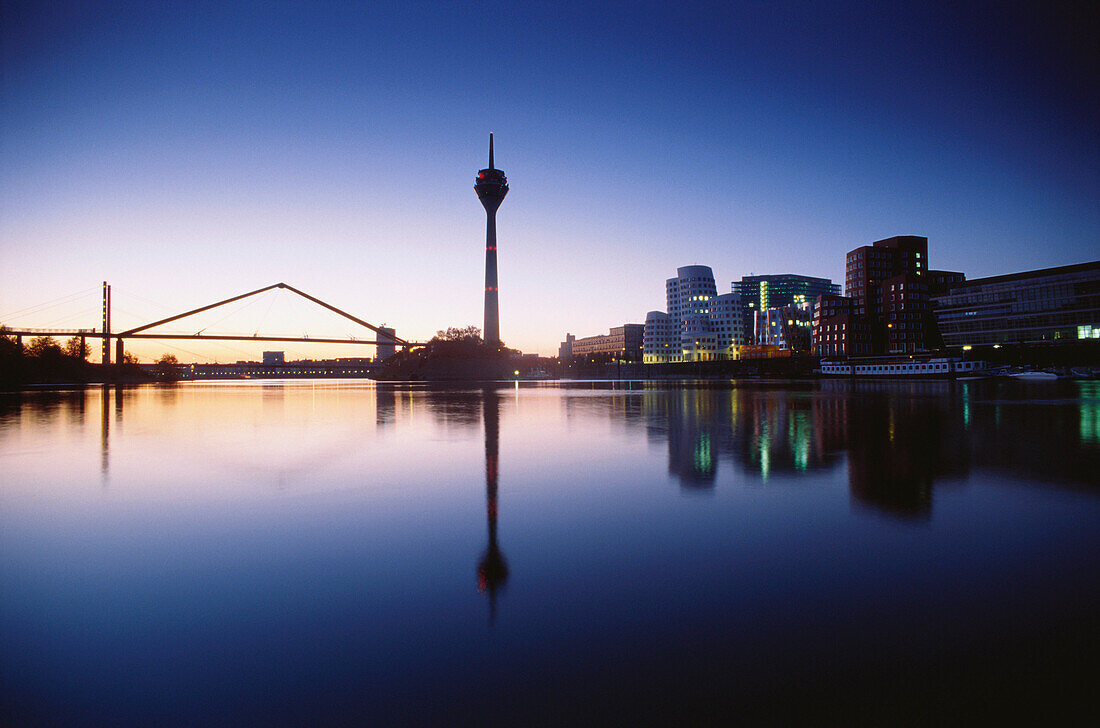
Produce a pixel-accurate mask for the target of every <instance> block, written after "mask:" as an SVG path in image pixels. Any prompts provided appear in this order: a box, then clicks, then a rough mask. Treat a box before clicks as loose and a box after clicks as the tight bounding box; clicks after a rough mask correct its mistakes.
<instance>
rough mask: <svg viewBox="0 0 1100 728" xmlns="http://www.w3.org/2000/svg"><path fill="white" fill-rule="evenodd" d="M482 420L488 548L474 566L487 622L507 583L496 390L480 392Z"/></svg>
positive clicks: (494, 611)
mask: <svg viewBox="0 0 1100 728" xmlns="http://www.w3.org/2000/svg"><path fill="white" fill-rule="evenodd" d="M481 394H482V400H481V402H482V404H481V413H482V414H481V419H482V423H483V426H484V428H485V515H486V520H487V521H488V524H489V545H488V546H487V547H486V549H485V554H484V555H483V556H482V557H481V561H480V562H479V563H478V565H477V588H478V591H480V592H482V593H483V594H487V595H488V596H489V621H490V623H491V622H492V621H493V620H494V619H495V618H496V598H497V592H498V591H499V590H501V589H503V588H504V584H505V582H506V581H507V580H508V562H507V561H506V560H505V559H504V554H502V553H501V551H500V546H499V544H498V543H497V477H498V475H499V470H498V456H499V454H500V400H499V396H498V394H497V392H496V390H495V389H493V388H492V387H485V388H484V389H483V390H482V393H481Z"/></svg>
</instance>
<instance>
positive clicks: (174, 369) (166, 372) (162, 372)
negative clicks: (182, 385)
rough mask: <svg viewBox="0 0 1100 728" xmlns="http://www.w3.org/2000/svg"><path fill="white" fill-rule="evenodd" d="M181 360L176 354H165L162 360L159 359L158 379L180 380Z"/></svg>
mask: <svg viewBox="0 0 1100 728" xmlns="http://www.w3.org/2000/svg"><path fill="white" fill-rule="evenodd" d="M179 366H180V362H179V359H177V358H176V355H175V354H165V355H164V356H162V357H161V358H160V359H157V369H156V371H157V378H158V379H172V380H174V379H178V378H179Z"/></svg>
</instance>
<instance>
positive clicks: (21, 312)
mask: <svg viewBox="0 0 1100 728" xmlns="http://www.w3.org/2000/svg"><path fill="white" fill-rule="evenodd" d="M98 290H99V286H93V287H92V288H86V289H84V290H83V291H78V292H76V293H70V294H68V295H65V296H60V297H58V298H53V299H50V300H49V301H46V302H44V303H36V304H35V305H33V306H27V307H26V308H20V309H17V310H15V311H10V312H8V313H5V314H3V315H0V320H3V319H8V318H11V317H13V316H16V317H22V316H28V315H30V314H32V313H38V312H39V311H44V310H46V309H50V308H55V307H57V306H61V305H64V304H66V303H72V302H73V301H74V300H76V299H78V298H81V297H82V296H86V295H88V294H89V293H92V292H94V291H98Z"/></svg>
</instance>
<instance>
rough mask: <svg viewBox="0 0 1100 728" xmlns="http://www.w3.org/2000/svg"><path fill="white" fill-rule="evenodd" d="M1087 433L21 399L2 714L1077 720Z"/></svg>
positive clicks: (336, 391)
mask: <svg viewBox="0 0 1100 728" xmlns="http://www.w3.org/2000/svg"><path fill="white" fill-rule="evenodd" d="M1098 421H1100V388H1098V387H1097V383H1095V382H1077V383H1073V382H1070V383H1057V384H1041V385H1030V386H1029V385H1022V384H1020V383H1016V382H1009V383H1001V382H995V381H973V382H958V383H953V382H845V381H830V382H821V383H807V382H801V383H775V384H770V385H764V384H752V385H740V386H736V387H734V386H729V385H721V386H720V385H715V384H706V383H699V384H697V385H690V384H689V385H686V386H679V387H678V386H669V385H668V384H667V383H654V382H624V383H606V382H601V383H571V384H562V385H556V384H539V385H532V386H528V385H524V386H522V387H517V386H516V385H502V386H500V387H499V388H498V387H497V386H494V385H486V386H465V387H461V386H455V387H429V386H425V385H383V384H378V385H374V384H372V383H363V382H333V381H307V382H302V381H296V382H286V383H284V382H263V383H217V384H210V383H204V384H184V385H179V386H168V387H136V388H113V387H103V388H94V389H88V390H83V391H72V392H34V393H23V394H11V395H0V467H2V468H3V472H4V480H3V482H2V484H0V646H2V648H3V649H2V650H0V690H2V696H0V697H2V699H0V710H2V711H4V712H3V713H2V714H0V723H4V724H14V725H18V724H24V723H26V724H51V723H53V724H77V725H84V724H90V725H96V724H104V725H116V724H130V723H136V724H158V725H194V724H208V723H234V722H241V721H243V722H249V723H262V724H300V723H303V722H325V721H342V720H358V721H374V722H378V723H405V724H417V723H422V724H431V723H438V722H444V723H449V724H456V723H457V724H461V723H472V722H478V723H486V722H488V723H493V722H499V723H502V724H508V723H516V722H517V721H518V722H521V723H531V722H538V721H539V720H542V721H546V722H549V723H560V722H568V721H574V722H575V721H577V720H582V721H586V720H589V719H591V720H593V721H594V720H599V719H601V718H607V717H609V716H614V717H615V719H616V720H618V719H630V718H633V719H646V720H650V719H654V718H656V717H662V718H668V719H672V718H675V719H677V720H679V719H687V720H688V722H690V720H691V719H693V718H694V719H696V720H704V719H706V718H708V717H709V716H710V715H711V714H712V712H714V711H727V710H732V709H734V708H736V709H737V710H738V711H739V714H740V715H742V716H743V717H747V718H749V719H751V718H754V717H756V718H759V717H761V716H770V717H776V716H783V715H786V712H789V711H792V710H798V709H804V710H811V711H813V712H815V713H817V712H820V711H826V712H827V711H832V712H833V713H834V714H835V715H838V716H841V717H843V716H850V715H855V714H858V715H861V716H865V715H878V716H879V717H880V718H883V719H889V720H892V721H896V720H898V719H901V718H905V719H909V718H912V717H914V716H916V717H931V718H935V717H944V716H947V715H950V716H958V715H959V713H958V711H959V710H960V709H962V710H964V712H965V711H966V710H970V711H971V712H972V713H973V715H976V716H980V715H984V714H987V713H988V712H989V711H990V710H993V709H994V708H996V707H1005V708H1006V709H1007V708H1008V707H1009V706H1011V707H1012V708H1013V710H1014V711H1017V712H1018V711H1019V710H1024V711H1025V713H1026V710H1027V709H1029V708H1032V709H1036V710H1038V709H1039V708H1040V707H1041V708H1042V709H1043V710H1044V711H1047V710H1049V709H1050V702H1051V701H1050V700H1047V699H1046V698H1048V697H1049V696H1052V695H1055V694H1057V695H1059V696H1060V702H1059V705H1061V706H1066V705H1069V704H1071V703H1072V702H1073V701H1074V700H1075V699H1080V698H1082V696H1083V695H1084V692H1081V691H1083V690H1084V688H1083V687H1082V686H1079V685H1077V683H1075V682H1074V679H1075V678H1080V677H1081V675H1083V674H1089V673H1088V671H1089V669H1092V670H1093V671H1095V668H1096V667H1097V658H1096V655H1097V653H1098V650H1097V649H1096V648H1097V647H1100V643H1098V642H1097V627H1096V626H1095V625H1094V624H1093V621H1094V620H1092V618H1091V615H1092V614H1093V611H1094V609H1095V607H1096V606H1097V595H1098V593H1100V583H1098V577H1097V574H1098V573H1100V569H1098V568H1097V567H1098V566H1100V556H1098V554H1100V549H1097V546H1100V531H1098V529H1097V528H1096V523H1097V522H1098V517H1100V497H1098V496H1100V483H1098V478H1097V475H1096V473H1097V472H1100V434H1098V433H1100V427H1098ZM1084 648H1088V649H1084ZM1082 654H1084V655H1085V656H1086V659H1085V660H1084V661H1083V662H1082V658H1081V655H1082ZM1071 656H1072V659H1071ZM1036 666H1041V668H1042V669H1041V670H1040V671H1038V672H1037V668H1036ZM1082 670H1084V672H1082ZM1023 687H1026V688H1027V690H1026V691H1024V692H1021V689H1022V688H1023ZM975 692H977V693H980V694H982V695H984V696H985V698H986V699H985V700H984V702H982V701H979V702H974V696H975ZM1020 695H1024V696H1025V697H1026V696H1030V698H1031V700H1030V701H1025V702H1024V704H1022V705H1021V704H1018V702H1019V699H1020V697H1019V696H1020ZM990 700H992V701H993V702H990ZM1013 701H1016V702H1013ZM685 711H687V712H685ZM692 711H695V712H692ZM776 711H779V712H778V713H777V712H776ZM1047 714H1048V713H1044V715H1047ZM459 716H466V717H459ZM473 716H476V717H477V719H476V720H474V718H473Z"/></svg>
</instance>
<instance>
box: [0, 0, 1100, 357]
mask: <svg viewBox="0 0 1100 728" xmlns="http://www.w3.org/2000/svg"><path fill="white" fill-rule="evenodd" d="M924 5H930V6H931V5H939V4H931V3H930V4H924V3H908V2H907V3H891V2H873V3H855V4H845V3H805V4H803V3H794V4H784V3H779V2H760V3H754V2H745V3H715V4H708V3H687V4H684V5H683V6H680V5H678V4H675V3H667V2H655V3H648V2H630V3H623V4H616V3H606V4H605V3H576V4H571V3H557V2H545V3H542V2H540V3H524V2H509V3H446V2H443V3H441V2H431V3H382V2H379V3H350V2H349V3H332V4H329V3H321V2H309V3H307V2H300V3H299V2H279V1H277V0H268V1H267V2H260V3H233V2H224V1H223V2H211V3H205V2H197V1H194V2H181V3H171V2H157V3H147V2H137V3H73V2H65V3H39V2H34V3H27V4H23V3H20V2H13V1H12V0H5V2H4V3H3V4H2V5H0V13H2V16H0V64H2V66H0V323H4V324H7V325H9V326H12V327H15V326H19V327H45V328H62V327H82V328H92V327H97V326H98V325H99V309H100V300H99V295H100V284H101V282H102V281H108V282H109V283H110V284H111V286H112V293H113V328H115V329H116V330H118V329H122V328H130V327H135V326H138V325H141V324H144V323H148V322H150V321H153V320H157V319H160V318H163V317H166V316H169V315H171V314H173V313H179V312H182V311H185V310H188V309H191V308H195V307H198V306H202V305H205V304H208V303H212V302H214V301H217V300H221V299H224V298H228V297H230V296H235V295H237V294H240V293H244V292H247V291H250V290H254V289H257V288H261V287H263V286H267V285H270V284H272V283H277V282H280V281H283V282H286V283H288V284H290V285H292V286H295V287H297V288H299V289H302V290H304V291H305V292H307V293H310V294H311V295H314V296H316V297H318V298H321V299H323V300H325V301H328V302H330V303H332V304H333V305H335V306H338V307H340V308H342V309H345V310H347V311H349V312H350V313H352V314H354V315H356V316H358V317H360V318H363V319H365V320H367V321H369V322H371V323H374V324H379V325H380V324H387V325H389V326H392V327H394V328H396V330H397V334H398V336H401V337H403V338H406V339H409V340H420V341H423V340H426V339H428V338H430V337H431V336H432V335H434V334H435V332H436V331H437V330H439V329H443V328H446V327H448V326H466V325H470V324H473V325H477V326H481V325H482V315H483V314H482V306H483V299H482V296H483V290H484V240H485V213H484V211H483V209H482V208H481V205H480V204H479V202H478V200H477V197H476V195H475V193H474V190H473V181H474V176H475V175H476V173H477V171H478V170H479V169H481V168H483V167H484V166H486V164H487V146H488V143H487V142H488V134H489V132H494V134H495V139H496V163H497V166H498V167H499V168H501V169H503V170H504V171H505V172H506V173H507V175H508V178H509V183H510V186H511V191H510V193H509V195H508V198H507V199H506V200H505V201H504V203H503V205H502V206H501V208H500V211H499V213H498V216H497V228H498V244H499V248H498V259H499V271H500V280H499V288H500V318H501V338H502V339H503V340H504V342H505V344H506V345H508V346H510V347H514V348H519V349H522V350H523V351H525V352H538V353H541V354H543V355H552V354H555V353H556V351H557V347H558V343H559V342H560V341H561V340H562V339H563V338H564V336H565V334H566V332H571V333H574V334H576V335H577V336H591V335H595V334H600V333H606V331H607V329H608V328H609V327H613V326H618V325H621V324H623V323H627V322H634V323H641V322H643V321H644V320H645V314H646V312H647V311H651V310H663V309H664V307H665V301H664V281H665V280H666V279H667V278H669V277H672V276H674V275H675V273H676V268H677V267H678V266H683V265H692V264H703V265H709V266H711V267H712V268H713V270H714V273H715V278H716V281H717V285H718V290H719V292H728V291H729V290H730V283H731V282H732V281H733V280H737V279H739V278H740V277H741V276H743V275H749V274H758V275H759V274H772V273H775V274H778V273H799V274H803V275H813V276H823V277H828V278H832V279H833V280H834V281H837V282H841V283H842V282H843V273H844V260H845V253H846V252H847V251H849V250H851V249H853V248H855V247H858V246H860V245H867V244H870V243H871V242H873V241H875V240H879V239H882V238H886V237H890V236H893V235H924V236H927V237H928V241H929V243H928V245H929V259H930V260H929V263H930V266H931V267H932V268H939V269H948V270H959V271H963V272H964V273H965V274H966V275H967V277H968V278H976V277H981V276H989V275H998V274H1004V273H1012V272H1017V271H1023V270H1030V269H1035V268H1044V267H1051V266H1058V265H1068V264H1072V263H1079V262H1085V261H1089V260H1096V259H1098V258H1100V236H1098V234H1097V230H1098V229H1100V225H1098V223H1100V204H1098V201H1100V126H1098V124H1097V119H1098V118H1100V113H1098V112H1100V100H1098V99H1100V94H1098V93H1097V91H1098V89H1100V61H1098V57H1100V56H1098V54H1100V51H1098V50H1097V47H1096V44H1095V42H1094V38H1095V32H1094V31H1095V28H1096V25H1095V22H1094V20H1093V19H1092V15H1091V14H1090V13H1089V12H1087V10H1086V8H1087V6H1086V5H1085V4H1083V3H1082V4H1074V3H1064V4H1059V5H1058V6H1057V7H1053V8H1051V7H1040V6H1039V5H1038V4H1036V5H1035V6H1032V5H1030V4H1022V3H1017V4H1014V3H1011V2H1008V3H1005V2H998V3H982V2H977V3H960V4H959V5H961V6H962V7H957V8H936V7H923V6H924ZM918 6H920V7H918ZM238 309H239V310H238ZM200 329H201V330H205V331H206V332H207V333H215V332H217V333H234V334H239V333H243V334H252V333H262V334H267V335H283V334H286V335H294V336H296V335H301V334H308V335H310V336H317V337H319V336H341V337H342V336H348V335H355V336H360V337H364V336H369V332H366V331H365V330H363V329H359V328H357V327H355V326H354V325H348V324H345V323H344V322H342V321H341V320H340V319H339V318H338V317H335V316H333V315H331V314H329V313H326V312H324V311H322V310H320V309H317V308H316V307H314V306H312V305H309V304H306V303H305V302H298V301H295V300H294V296H293V295H292V294H289V293H286V292H285V291H280V292H276V293H270V294H264V297H257V298H256V299H249V300H246V301H242V302H241V303H240V304H238V305H237V306H235V307H231V308H226V309H218V310H216V311H214V312H211V313H210V314H207V315H206V316H205V317H200V318H197V319H194V320H192V319H188V320H185V321H181V322H178V323H175V324H170V325H167V326H165V327H163V330H171V331H187V332H190V333H194V332H195V331H198V330H200ZM127 349H129V350H131V351H133V353H135V354H137V355H138V356H139V358H141V359H142V360H151V359H155V358H156V357H158V356H159V355H160V354H161V353H164V352H166V351H167V352H171V353H175V354H176V355H177V356H178V357H179V358H180V360H181V361H196V360H218V361H223V362H224V361H235V360H238V359H258V358H260V354H261V351H262V350H264V349H285V350H286V352H287V357H288V358H297V357H305V356H318V357H320V356H363V355H367V356H369V355H371V354H372V353H373V352H372V351H369V350H368V348H367V347H354V346H340V347H324V346H319V345H292V344H286V345H282V344H278V345H276V344H261V343H257V344H256V345H255V346H253V345H252V344H251V343H249V342H245V343H240V342H237V343H232V344H212V343H206V342H195V341H190V342H148V343H146V342H137V341H133V342H127Z"/></svg>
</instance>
